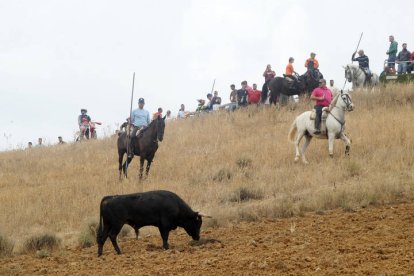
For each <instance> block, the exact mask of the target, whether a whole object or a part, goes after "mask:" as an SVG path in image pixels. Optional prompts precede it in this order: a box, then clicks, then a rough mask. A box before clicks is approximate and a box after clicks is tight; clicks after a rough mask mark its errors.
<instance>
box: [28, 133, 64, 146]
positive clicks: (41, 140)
mask: <svg viewBox="0 0 414 276" xmlns="http://www.w3.org/2000/svg"><path fill="white" fill-rule="evenodd" d="M63 144H66V142H65V141H63V138H62V136H58V145H63ZM44 146H45V145H44V144H43V138H41V137H39V138H38V139H37V145H36V146H35V147H36V148H41V147H44ZM32 147H33V143H32V142H28V143H27V148H28V149H31V148H32Z"/></svg>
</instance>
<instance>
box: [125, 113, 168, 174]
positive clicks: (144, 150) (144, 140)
mask: <svg viewBox="0 0 414 276" xmlns="http://www.w3.org/2000/svg"><path fill="white" fill-rule="evenodd" d="M164 129H165V117H164V118H161V117H158V118H157V119H155V120H153V121H152V122H151V123H150V124H149V125H148V126H147V127H146V128H144V129H143V130H141V132H140V133H139V134H138V136H137V137H134V139H133V140H132V145H133V146H132V148H133V151H134V154H133V155H138V156H139V157H140V162H141V163H140V167H139V179H140V180H141V179H142V173H143V170H144V161H145V160H147V167H146V169H145V175H146V176H148V172H149V170H150V167H151V162H152V160H153V159H154V156H155V152H156V151H157V149H158V141H160V142H161V141H162V140H163V138H164ZM130 142H131V141H130V138H129V137H128V136H127V133H126V132H123V133H121V134H120V135H119V137H118V157H119V179H122V171H123V172H124V175H125V177H127V171H128V166H129V165H130V164H131V160H132V158H133V157H132V158H128V157H127V160H126V161H125V162H124V164H122V161H123V159H124V154H125V153H127V145H128V144H129V143H130Z"/></svg>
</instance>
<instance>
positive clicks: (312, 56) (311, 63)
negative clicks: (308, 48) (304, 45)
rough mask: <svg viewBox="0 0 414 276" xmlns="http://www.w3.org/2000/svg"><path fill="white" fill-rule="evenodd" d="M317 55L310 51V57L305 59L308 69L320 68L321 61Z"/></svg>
mask: <svg viewBox="0 0 414 276" xmlns="http://www.w3.org/2000/svg"><path fill="white" fill-rule="evenodd" d="M315 56H316V54H315V53H313V52H312V53H310V58H308V59H307V60H306V61H305V67H306V68H308V70H315V69H318V68H319V62H318V60H317V59H316V58H315Z"/></svg>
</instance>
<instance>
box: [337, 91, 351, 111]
mask: <svg viewBox="0 0 414 276" xmlns="http://www.w3.org/2000/svg"><path fill="white" fill-rule="evenodd" d="M337 105H339V106H340V107H341V108H342V109H344V110H346V111H352V110H354V104H353V102H352V98H351V95H349V93H348V92H343V91H342V90H341V94H339V101H338V103H337Z"/></svg>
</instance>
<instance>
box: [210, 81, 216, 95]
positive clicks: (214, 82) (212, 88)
mask: <svg viewBox="0 0 414 276" xmlns="http://www.w3.org/2000/svg"><path fill="white" fill-rule="evenodd" d="M215 84H216V79H214V81H213V86H212V87H211V94H213V90H214V85H215Z"/></svg>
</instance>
